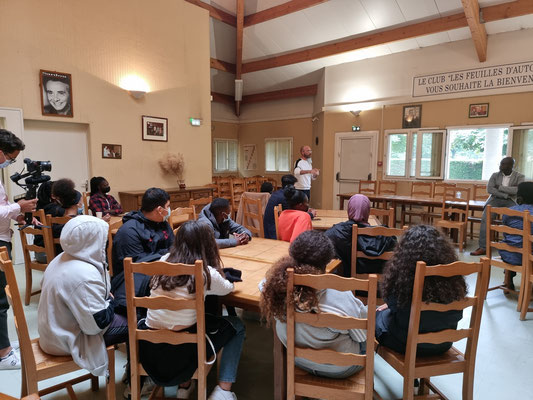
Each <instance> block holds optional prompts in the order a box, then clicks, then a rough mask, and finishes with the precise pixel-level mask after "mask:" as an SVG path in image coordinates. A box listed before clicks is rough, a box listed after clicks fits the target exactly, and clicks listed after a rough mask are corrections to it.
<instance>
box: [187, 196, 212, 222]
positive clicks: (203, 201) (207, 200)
mask: <svg viewBox="0 0 533 400" xmlns="http://www.w3.org/2000/svg"><path fill="white" fill-rule="evenodd" d="M212 201H213V196H209V197H201V198H199V199H190V200H189V207H190V208H192V210H193V219H198V217H199V216H200V213H201V212H202V208H204V207H205V206H206V205H208V204H211V202H212Z"/></svg>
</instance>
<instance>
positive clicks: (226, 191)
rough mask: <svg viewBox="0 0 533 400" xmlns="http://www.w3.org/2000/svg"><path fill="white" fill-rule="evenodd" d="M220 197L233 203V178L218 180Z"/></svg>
mask: <svg viewBox="0 0 533 400" xmlns="http://www.w3.org/2000/svg"><path fill="white" fill-rule="evenodd" d="M217 185H218V190H217V191H218V197H220V198H223V199H226V200H228V201H229V202H230V203H231V178H227V177H219V178H218V182H217Z"/></svg>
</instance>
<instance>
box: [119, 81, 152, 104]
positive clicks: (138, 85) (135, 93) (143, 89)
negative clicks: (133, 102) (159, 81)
mask: <svg viewBox="0 0 533 400" xmlns="http://www.w3.org/2000/svg"><path fill="white" fill-rule="evenodd" d="M119 86H120V87H121V88H122V89H124V90H126V91H127V92H128V93H129V94H130V96H131V97H133V98H134V99H137V100H139V99H142V98H143V97H144V95H145V94H146V93H148V92H149V91H150V86H148V84H147V83H146V81H145V80H144V79H142V78H141V77H139V76H137V75H126V76H124V77H123V78H122V79H121V80H120V83H119Z"/></svg>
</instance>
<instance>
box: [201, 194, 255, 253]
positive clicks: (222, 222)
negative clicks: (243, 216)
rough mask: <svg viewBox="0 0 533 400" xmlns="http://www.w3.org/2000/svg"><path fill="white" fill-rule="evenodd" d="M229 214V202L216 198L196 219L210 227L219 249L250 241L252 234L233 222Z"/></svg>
mask: <svg viewBox="0 0 533 400" xmlns="http://www.w3.org/2000/svg"><path fill="white" fill-rule="evenodd" d="M230 214H231V207H230V205H229V201H228V200H226V199H223V198H216V199H213V202H211V203H209V204H208V205H206V206H205V207H204V208H203V209H202V212H201V213H200V217H199V218H198V222H202V223H205V224H206V225H209V226H210V227H211V229H212V230H213V232H214V234H215V240H216V242H217V246H218V248H219V249H224V248H226V247H235V246H239V245H241V244H246V243H248V242H249V241H250V240H252V232H250V231H249V230H248V229H246V228H245V227H244V226H242V225H239V224H238V223H236V222H234V221H233V220H232V219H231V217H230ZM230 235H233V237H232V238H231V237H230Z"/></svg>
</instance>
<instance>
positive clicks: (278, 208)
mask: <svg viewBox="0 0 533 400" xmlns="http://www.w3.org/2000/svg"><path fill="white" fill-rule="evenodd" d="M282 211H283V205H281V204H278V205H277V206H274V225H275V227H276V239H278V240H281V237H280V236H279V215H280V214H281V212H282Z"/></svg>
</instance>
